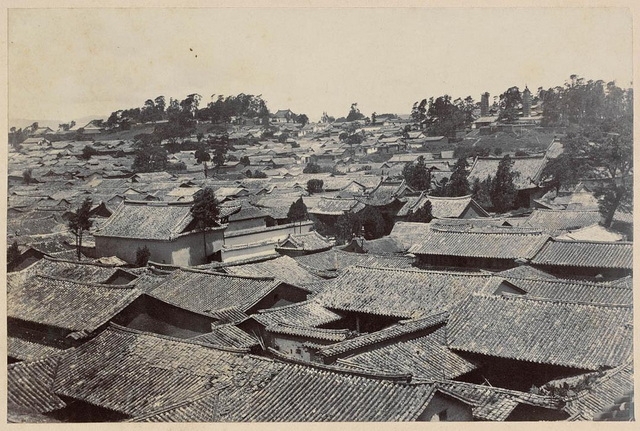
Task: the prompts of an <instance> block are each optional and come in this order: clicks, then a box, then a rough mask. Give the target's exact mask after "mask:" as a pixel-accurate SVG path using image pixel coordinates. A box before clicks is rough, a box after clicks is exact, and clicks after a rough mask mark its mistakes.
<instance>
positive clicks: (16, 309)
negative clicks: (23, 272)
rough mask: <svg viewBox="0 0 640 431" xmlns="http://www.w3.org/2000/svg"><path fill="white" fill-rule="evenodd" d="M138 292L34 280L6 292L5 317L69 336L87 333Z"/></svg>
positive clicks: (114, 287)
mask: <svg viewBox="0 0 640 431" xmlns="http://www.w3.org/2000/svg"><path fill="white" fill-rule="evenodd" d="M140 294H141V291H139V290H138V289H134V288H131V287H130V286H129V287H127V286H111V285H105V284H92V283H83V282H77V281H71V280H64V279H59V278H53V277H48V276H41V275H38V276H35V277H33V278H31V279H30V281H29V282H28V283H23V284H17V285H14V286H12V287H11V289H10V290H8V292H7V316H8V317H9V318H13V319H19V320H23V321H27V322H33V323H37V324H40V325H46V326H53V327H57V328H62V329H66V330H68V331H72V332H80V331H83V332H85V333H91V332H93V331H94V330H96V329H97V328H99V327H100V326H102V325H103V324H105V323H106V322H107V321H108V320H110V319H111V318H112V317H113V316H115V315H116V314H117V313H118V312H120V311H121V310H123V309H124V308H125V307H126V306H127V305H129V304H130V303H132V302H133V301H134V300H135V299H136V298H137V297H138V296H140Z"/></svg>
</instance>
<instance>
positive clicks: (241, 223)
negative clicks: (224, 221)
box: [225, 218, 267, 233]
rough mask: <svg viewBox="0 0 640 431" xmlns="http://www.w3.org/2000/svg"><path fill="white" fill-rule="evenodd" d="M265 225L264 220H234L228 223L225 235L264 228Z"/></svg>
mask: <svg viewBox="0 0 640 431" xmlns="http://www.w3.org/2000/svg"><path fill="white" fill-rule="evenodd" d="M266 226H267V224H266V222H265V221H264V218H253V219H247V220H234V221H231V222H229V226H227V230H226V231H225V232H226V233H229V232H235V231H238V230H243V229H254V228H257V227H266Z"/></svg>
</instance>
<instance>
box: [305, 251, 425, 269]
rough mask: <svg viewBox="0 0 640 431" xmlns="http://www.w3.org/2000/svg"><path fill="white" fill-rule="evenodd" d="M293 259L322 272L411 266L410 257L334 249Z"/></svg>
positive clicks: (411, 260) (411, 259)
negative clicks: (355, 268)
mask: <svg viewBox="0 0 640 431" xmlns="http://www.w3.org/2000/svg"><path fill="white" fill-rule="evenodd" d="M294 259H295V260H296V261H297V262H298V263H301V264H302V265H305V266H307V267H311V268H314V269H318V270H323V271H335V270H341V269H344V268H346V267H348V266H352V265H363V266H373V267H385V268H411V267H412V264H413V258H411V257H402V256H378V255H370V254H358V253H349V252H346V251H341V250H336V249H331V250H328V251H323V252H320V253H313V254H308V255H306V256H297V257H295V258H294Z"/></svg>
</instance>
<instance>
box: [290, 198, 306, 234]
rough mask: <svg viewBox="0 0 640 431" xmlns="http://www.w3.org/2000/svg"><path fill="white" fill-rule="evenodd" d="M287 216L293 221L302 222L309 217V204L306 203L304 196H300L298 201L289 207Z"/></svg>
mask: <svg viewBox="0 0 640 431" xmlns="http://www.w3.org/2000/svg"><path fill="white" fill-rule="evenodd" d="M287 218H288V219H289V222H291V223H295V222H302V221H304V220H306V219H308V218H309V213H308V212H307V206H306V205H305V204H304V201H303V200H302V196H300V198H299V199H298V200H297V201H295V202H294V203H292V204H291V206H290V207H289V212H288V213H287ZM300 231H301V232H300V233H302V229H301V230H300Z"/></svg>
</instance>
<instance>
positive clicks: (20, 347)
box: [7, 336, 63, 361]
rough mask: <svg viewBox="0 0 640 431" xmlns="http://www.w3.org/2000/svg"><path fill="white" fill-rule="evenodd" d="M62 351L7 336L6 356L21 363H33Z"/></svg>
mask: <svg viewBox="0 0 640 431" xmlns="http://www.w3.org/2000/svg"><path fill="white" fill-rule="evenodd" d="M62 351H63V349H60V348H58V347H53V346H47V345H44V344H40V343H34V342H32V341H28V340H24V339H22V338H19V337H11V336H7V356H10V357H12V358H16V359H19V360H21V361H25V360H26V361H34V360H37V359H41V358H45V357H47V356H51V355H55V354H57V353H60V352H62Z"/></svg>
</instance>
